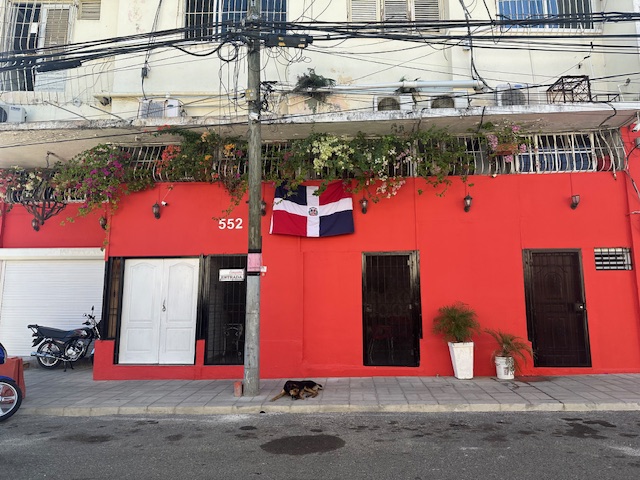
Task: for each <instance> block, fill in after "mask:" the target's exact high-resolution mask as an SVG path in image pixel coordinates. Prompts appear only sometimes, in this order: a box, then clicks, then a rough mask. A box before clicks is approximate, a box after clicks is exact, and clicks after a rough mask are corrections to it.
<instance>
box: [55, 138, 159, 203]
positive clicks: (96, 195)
mask: <svg viewBox="0 0 640 480" xmlns="http://www.w3.org/2000/svg"><path fill="white" fill-rule="evenodd" d="M54 169H55V170H56V174H55V175H54V177H53V180H52V182H53V184H54V186H55V188H56V190H57V191H58V192H60V193H61V194H62V193H63V192H65V191H67V190H71V191H74V192H75V193H76V194H77V195H79V196H84V197H85V202H84V203H83V204H82V205H81V206H80V208H79V209H78V214H79V215H86V214H87V213H89V212H91V211H92V210H95V209H97V208H102V204H103V203H104V202H107V203H109V204H110V205H111V207H112V209H116V208H117V204H118V201H119V200H120V198H121V197H122V195H123V194H128V193H131V192H137V191H141V190H145V189H147V188H151V187H152V186H153V183H154V182H153V179H152V178H151V174H150V173H148V172H136V174H135V175H134V169H133V168H132V167H131V162H130V155H129V154H128V153H126V152H123V151H122V150H120V149H119V148H117V147H114V146H112V145H98V146H96V147H94V148H91V149H89V150H85V151H84V152H82V153H80V154H79V155H77V156H75V157H74V158H72V159H71V160H69V161H68V162H66V163H62V162H58V163H56V165H55V166H54Z"/></svg>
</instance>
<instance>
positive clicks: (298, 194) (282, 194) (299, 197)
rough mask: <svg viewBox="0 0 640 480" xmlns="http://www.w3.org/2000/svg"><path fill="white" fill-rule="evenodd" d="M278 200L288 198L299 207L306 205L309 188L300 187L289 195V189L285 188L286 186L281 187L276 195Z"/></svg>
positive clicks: (277, 188)
mask: <svg viewBox="0 0 640 480" xmlns="http://www.w3.org/2000/svg"><path fill="white" fill-rule="evenodd" d="M275 198H276V200H277V199H278V198H286V199H287V200H288V201H290V202H293V203H297V204H298V205H306V204H307V188H306V187H303V186H299V187H298V188H297V189H296V191H295V192H293V193H292V194H289V189H288V188H285V186H284V185H280V186H279V187H276V193H275Z"/></svg>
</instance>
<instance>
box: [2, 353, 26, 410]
mask: <svg viewBox="0 0 640 480" xmlns="http://www.w3.org/2000/svg"><path fill="white" fill-rule="evenodd" d="M6 358H7V351H6V350H5V348H4V347H3V346H2V344H1V343H0V365H2V364H3V363H4V362H5V359H6ZM21 403H22V390H21V389H20V387H19V386H18V384H17V382H16V381H15V380H14V379H13V378H9V377H5V376H2V375H0V422H2V421H4V420H6V419H7V418H9V417H10V416H11V415H13V414H14V413H16V412H17V411H18V409H19V408H20V404H21Z"/></svg>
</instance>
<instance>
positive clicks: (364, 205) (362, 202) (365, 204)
mask: <svg viewBox="0 0 640 480" xmlns="http://www.w3.org/2000/svg"><path fill="white" fill-rule="evenodd" d="M368 206H369V200H367V199H366V198H364V197H363V198H361V199H360V210H362V213H367V207H368Z"/></svg>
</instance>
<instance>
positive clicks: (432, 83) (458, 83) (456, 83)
mask: <svg viewBox="0 0 640 480" xmlns="http://www.w3.org/2000/svg"><path fill="white" fill-rule="evenodd" d="M483 87H484V85H483V83H482V82H480V81H478V80H429V81H419V80H416V81H411V82H405V81H403V82H388V83H375V84H364V85H357V84H355V85H333V86H327V87H318V88H307V89H304V90H302V91H304V92H330V93H331V92H334V93H335V92H342V91H357V90H387V89H396V90H397V89H399V88H407V89H409V88H413V89H417V90H419V89H423V88H425V89H426V88H434V89H435V88H473V89H474V90H477V91H479V90H482V88H483Z"/></svg>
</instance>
